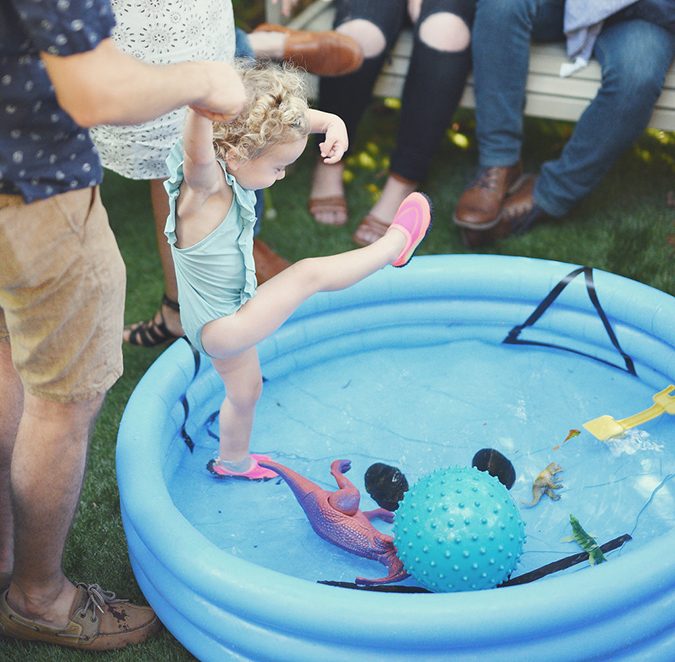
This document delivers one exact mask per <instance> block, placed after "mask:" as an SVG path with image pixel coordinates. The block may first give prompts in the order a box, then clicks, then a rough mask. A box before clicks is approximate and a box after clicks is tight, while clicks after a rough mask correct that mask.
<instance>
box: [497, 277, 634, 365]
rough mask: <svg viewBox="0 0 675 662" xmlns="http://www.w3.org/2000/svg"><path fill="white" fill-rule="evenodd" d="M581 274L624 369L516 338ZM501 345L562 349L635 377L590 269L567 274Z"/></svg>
mask: <svg viewBox="0 0 675 662" xmlns="http://www.w3.org/2000/svg"><path fill="white" fill-rule="evenodd" d="M581 273H583V274H584V276H585V280H586V290H587V292H588V296H589V298H590V300H591V303H592V304H593V306H594V308H595V310H596V312H597V313H598V317H599V318H600V320H601V321H602V324H603V326H604V327H605V331H606V332H607V336H608V337H609V339H610V340H611V342H612V345H614V347H615V349H616V351H617V352H619V354H621V357H622V358H623V360H624V363H625V367H623V366H621V365H617V364H615V363H611V362H610V361H605V360H604V359H601V358H599V357H597V356H593V355H592V354H586V353H585V352H581V351H579V350H576V349H573V348H571V347H565V346H563V345H555V344H552V343H543V342H537V341H534V340H523V339H521V338H519V337H518V336H519V335H520V332H521V331H522V330H523V329H525V328H526V327H528V326H533V325H534V324H535V323H536V322H537V320H539V318H540V317H541V316H542V315H543V314H544V313H545V312H546V310H547V309H548V308H549V306H550V305H551V304H552V303H553V302H554V301H555V300H556V299H557V298H558V295H559V294H560V293H561V292H562V291H563V290H564V289H565V288H566V287H567V286H568V285H569V284H570V283H571V282H572V281H573V280H574V279H575V278H576V277H577V276H578V275H579V274H581ZM502 343H503V344H504V345H535V346H538V347H552V348H555V349H562V350H565V351H568V352H573V353H574V354H579V355H581V356H586V357H588V358H590V359H594V360H596V361H600V362H601V363H605V364H606V365H610V366H612V367H614V368H618V369H619V370H623V371H625V372H627V373H628V374H630V375H633V376H634V377H637V373H636V372H635V365H634V364H633V359H632V358H631V357H630V356H628V354H626V353H625V352H624V351H623V349H621V346H620V345H619V341H618V339H617V337H616V334H615V333H614V329H612V325H611V324H610V323H609V319H607V315H606V314H605V311H604V310H603V309H602V306H601V305H600V300H599V299H598V294H597V292H596V290H595V283H594V282H593V270H592V269H591V268H590V267H579V268H578V269H575V270H574V271H571V272H570V273H569V274H567V276H565V277H564V278H563V279H562V280H561V281H560V282H559V283H558V284H557V285H556V286H555V287H554V288H553V289H552V290H551V291H550V292H549V293H548V295H547V296H546V297H545V298H544V300H543V301H542V302H541V303H540V304H539V305H538V306H537V308H536V309H535V311H534V312H533V313H532V314H531V315H530V316H529V317H528V318H527V320H526V321H525V322H524V323H523V324H519V325H517V326H514V327H513V328H512V329H511V331H509V333H508V335H507V336H506V338H504V340H503V341H502Z"/></svg>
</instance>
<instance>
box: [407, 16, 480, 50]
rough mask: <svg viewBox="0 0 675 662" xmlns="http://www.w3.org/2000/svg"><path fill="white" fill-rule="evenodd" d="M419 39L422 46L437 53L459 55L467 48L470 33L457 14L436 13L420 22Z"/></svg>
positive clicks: (469, 41)
mask: <svg viewBox="0 0 675 662" xmlns="http://www.w3.org/2000/svg"><path fill="white" fill-rule="evenodd" d="M419 38H420V41H421V42H422V43H423V44H425V45H426V46H429V47H430V48H433V49H435V50H437V51H445V52H450V53H459V52H461V51H465V50H466V49H467V48H468V47H469V44H470V43H471V32H470V30H469V26H468V25H467V24H466V23H465V22H464V20H463V19H461V18H460V17H459V16H457V14H451V13H450V12H438V13H436V14H431V15H430V16H427V18H425V19H424V20H423V21H422V23H421V24H420V27H419Z"/></svg>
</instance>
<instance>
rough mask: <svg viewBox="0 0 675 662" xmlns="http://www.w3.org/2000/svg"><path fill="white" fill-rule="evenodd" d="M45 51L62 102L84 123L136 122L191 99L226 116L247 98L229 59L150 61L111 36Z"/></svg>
mask: <svg viewBox="0 0 675 662" xmlns="http://www.w3.org/2000/svg"><path fill="white" fill-rule="evenodd" d="M40 55H41V56H42V59H43V61H44V63H45V66H46V69H47V73H48V75H49V77H50V79H51V81H52V83H53V85H54V89H55V91H56V97H57V100H58V102H59V104H60V105H61V107H62V108H63V109H64V110H65V111H66V112H67V113H69V114H70V116H71V117H72V118H73V119H74V120H75V122H77V123H78V124H79V125H80V126H84V127H90V126H94V125H96V124H137V123H140V122H145V121H147V120H150V119H154V118H155V117H158V116H159V115H163V114H164V113H167V112H169V111H170V110H173V109H174V108H180V107H181V106H186V105H188V104H192V105H194V106H196V107H198V108H200V109H203V110H204V111H207V112H210V113H211V116H212V117H214V118H222V119H223V121H227V120H228V119H232V117H234V116H236V115H237V114H238V113H239V112H240V111H241V109H242V108H243V106H244V103H245V102H246V93H245V91H244V86H243V83H242V82H241V79H240V78H239V76H238V74H237V73H236V72H235V71H234V69H233V68H232V67H231V66H230V65H229V64H226V63H225V62H201V61H200V62H182V63H179V64H169V65H151V64H146V63H144V62H141V61H140V60H137V59H136V58H133V57H131V56H130V55H127V54H125V53H122V52H121V51H119V50H117V48H116V47H115V45H114V43H113V41H112V39H104V40H103V41H101V43H100V44H98V46H97V47H96V48H94V49H93V50H90V51H86V52H84V53H78V54H76V55H68V56H66V57H61V56H57V55H50V54H49V53H45V52H42V53H41V54H40Z"/></svg>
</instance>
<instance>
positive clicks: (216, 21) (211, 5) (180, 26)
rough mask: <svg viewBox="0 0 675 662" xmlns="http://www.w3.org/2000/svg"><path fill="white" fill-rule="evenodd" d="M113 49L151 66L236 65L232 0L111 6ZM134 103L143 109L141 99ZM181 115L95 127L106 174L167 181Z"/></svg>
mask: <svg viewBox="0 0 675 662" xmlns="http://www.w3.org/2000/svg"><path fill="white" fill-rule="evenodd" d="M111 5H112V8H113V11H114V12H115V18H116V19H117V26H116V27H115V29H114V31H113V39H114V40H115V43H116V45H117V47H118V48H119V49H120V50H122V51H124V52H125V53H129V54H130V55H133V56H134V57H137V58H139V59H140V60H143V61H145V62H149V63H151V64H171V63H174V62H185V61H188V60H220V61H225V62H232V61H233V59H234V44H235V35H234V17H233V14H232V2H231V0H111ZM138 103H143V100H142V99H139V100H138ZM184 117H185V109H184V108H181V109H178V110H174V111H172V112H170V113H167V114H166V115H162V116H161V117H159V118H157V119H156V120H152V121H150V122H145V123H144V124H136V125H132V126H107V125H105V126H98V127H95V128H93V129H91V136H92V138H93V140H94V143H95V145H96V147H97V148H98V151H99V153H100V155H101V162H102V163H103V165H104V166H105V167H106V168H110V169H111V170H114V171H115V172H117V173H119V174H120V175H123V176H124V177H129V178H130V179H160V178H164V177H166V176H168V171H167V166H166V159H167V156H168V155H169V152H170V151H171V148H172V147H173V146H174V144H175V143H176V141H177V140H178V138H179V137H180V136H181V135H182V133H183V123H184Z"/></svg>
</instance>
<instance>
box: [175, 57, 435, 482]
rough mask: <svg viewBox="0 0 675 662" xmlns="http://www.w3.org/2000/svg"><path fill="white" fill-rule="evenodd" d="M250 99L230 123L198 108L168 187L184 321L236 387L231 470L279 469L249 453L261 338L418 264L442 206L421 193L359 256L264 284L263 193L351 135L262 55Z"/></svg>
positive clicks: (314, 264) (223, 466) (223, 438)
mask: <svg viewBox="0 0 675 662" xmlns="http://www.w3.org/2000/svg"><path fill="white" fill-rule="evenodd" d="M240 73H241V77H242V80H243V81H244V86H245V88H246V91H247V96H248V103H247V105H246V107H245V109H244V110H243V111H242V113H241V114H240V115H239V116H238V117H236V118H235V119H233V120H231V121H229V122H215V123H213V122H211V120H210V119H208V117H207V116H206V115H201V114H199V113H198V112H197V111H195V110H194V109H191V110H190V111H189V112H188V114H187V119H186V124H185V131H184V136H183V140H182V141H179V142H178V143H177V144H176V146H175V147H174V149H173V151H172V152H171V155H170V156H169V158H168V160H167V163H168V165H169V168H170V171H171V177H170V179H169V180H168V181H167V182H166V184H165V186H166V188H167V191H168V193H169V198H170V214H169V217H168V219H167V223H166V229H165V234H166V235H167V237H168V240H169V243H170V244H171V252H172V255H173V259H174V263H175V267H176V276H177V280H178V300H179V303H180V314H181V323H182V325H183V329H184V330H185V333H186V335H187V337H188V339H189V340H190V342H191V343H192V344H193V345H194V346H195V347H196V348H197V349H198V350H199V351H200V352H202V353H203V354H206V355H207V356H208V357H209V358H210V360H211V361H212V363H213V366H214V367H215V369H216V371H217V372H218V374H219V375H220V377H221V378H222V380H223V382H224V384H225V394H226V397H225V400H224V402H223V405H222V407H221V409H220V456H219V458H218V459H216V460H211V461H210V462H209V464H208V469H209V470H210V471H211V472H212V473H214V474H217V475H219V476H238V477H244V478H250V479H260V478H271V477H273V476H276V474H275V472H273V471H271V470H270V469H265V468H263V467H261V466H259V465H258V462H257V460H258V459H269V458H267V457H266V456H262V455H249V454H248V450H249V441H250V437H251V428H252V425H253V416H254V412H255V407H256V404H257V402H258V399H259V397H260V393H261V390H262V375H261V372H260V364H259V362H258V354H257V351H256V344H257V343H258V342H259V341H261V340H263V339H264V338H266V337H267V336H269V335H270V334H271V333H272V332H273V331H275V330H276V329H278V328H279V327H280V326H281V325H282V324H283V323H284V322H285V321H286V320H287V319H288V317H289V316H290V315H291V314H292V313H293V312H294V311H295V309H296V308H297V307H298V306H299V305H300V304H301V303H302V302H303V301H304V300H305V299H307V298H308V297H310V296H311V295H312V294H314V293H316V292H321V291H332V290H341V289H344V288H346V287H349V286H350V285H353V284H354V283H356V282H358V281H360V280H362V279H363V278H365V277H366V276H369V275H370V274H372V273H374V272H375V271H377V270H378V269H381V268H382V267H384V266H386V265H389V264H393V265H394V266H398V267H402V266H404V265H405V264H407V263H408V262H409V261H410V259H411V257H412V255H413V253H414V252H415V249H416V248H417V246H418V245H419V244H420V242H421V241H422V239H424V237H425V236H426V234H427V232H428V231H429V228H430V227H431V215H432V213H431V205H430V203H429V201H428V199H427V198H426V196H424V195H423V194H421V193H413V194H411V195H410V196H409V197H408V198H406V200H405V201H404V202H403V204H402V205H401V207H400V208H399V211H398V214H397V216H396V219H395V220H394V222H393V223H392V225H391V228H390V230H389V231H388V232H387V233H386V234H385V235H384V236H383V237H382V238H381V239H379V240H378V241H376V242H375V243H373V244H371V245H370V246H367V247H365V248H360V249H357V250H354V251H350V252H348V253H343V254H340V255H333V256H328V257H318V258H309V259H305V260H301V261H299V262H297V263H295V264H293V265H291V266H290V267H288V268H287V269H286V270H285V271H282V272H281V273H280V274H278V275H277V276H275V277H274V278H272V279H270V280H268V281H267V282H265V283H263V284H262V285H261V286H260V287H259V288H258V289H257V291H256V279H255V264H254V262H253V249H252V242H253V226H254V224H255V220H256V219H255V213H254V210H253V209H254V204H255V191H256V190H257V189H263V188H267V187H268V186H271V185H272V184H273V183H274V182H275V181H277V180H279V179H283V177H284V175H285V168H286V167H287V166H289V165H290V164H291V163H293V162H294V161H295V160H296V159H297V158H298V157H299V156H300V154H301V153H302V151H303V150H304V149H305V146H306V144H307V136H308V134H309V133H323V134H325V136H326V139H325V142H323V143H322V144H321V155H322V157H323V159H324V161H325V162H326V163H336V162H338V161H339V160H340V158H341V157H342V155H343V154H344V152H345V150H346V149H347V132H346V129H345V125H344V123H343V122H342V120H341V119H340V118H339V117H337V116H336V115H331V114H328V113H323V112H320V111H317V110H312V109H309V108H308V105H307V100H306V96H305V93H304V79H303V77H302V74H300V73H298V72H296V71H293V70H292V69H290V68H288V67H280V66H278V65H274V64H269V63H267V64H264V65H260V64H256V65H253V66H252V67H251V66H249V67H248V68H242V69H241V70H240Z"/></svg>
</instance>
